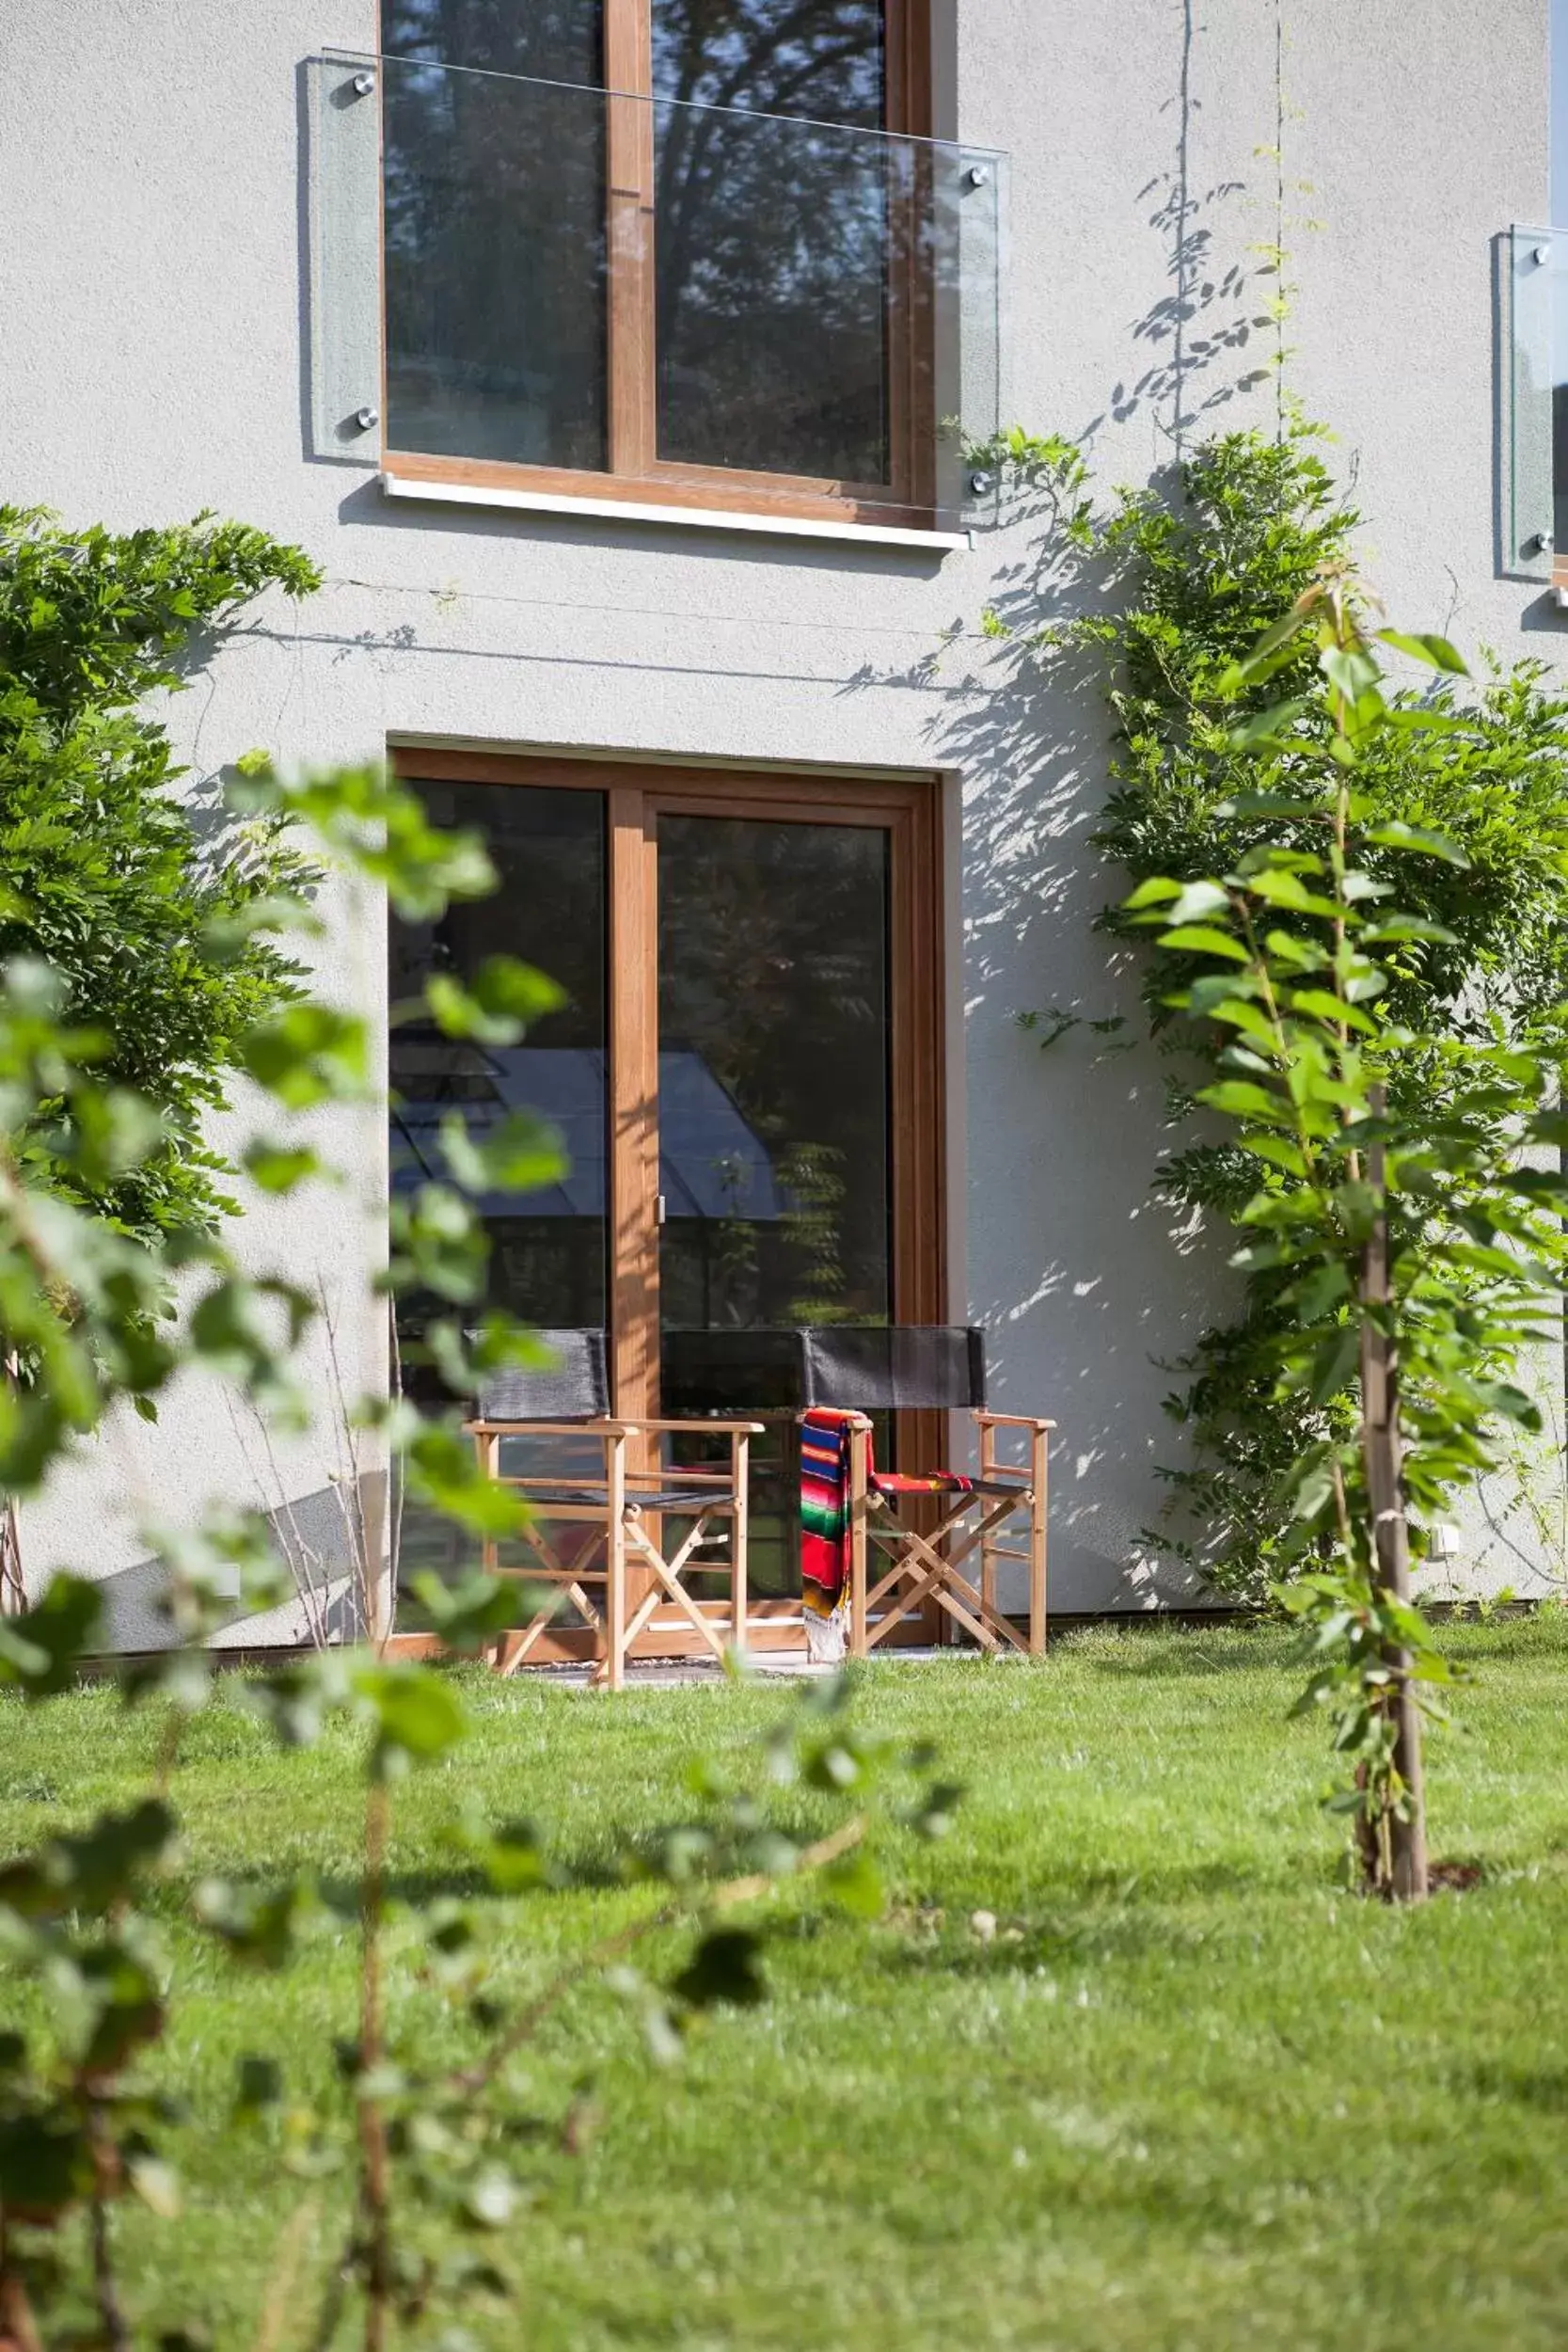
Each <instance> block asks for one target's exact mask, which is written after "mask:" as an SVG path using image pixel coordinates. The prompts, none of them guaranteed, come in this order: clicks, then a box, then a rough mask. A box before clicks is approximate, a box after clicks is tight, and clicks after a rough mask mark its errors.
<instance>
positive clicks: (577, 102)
mask: <svg viewBox="0 0 1568 2352" xmlns="http://www.w3.org/2000/svg"><path fill="white" fill-rule="evenodd" d="M453 13H455V11H454V12H453ZM521 13H522V14H523V15H525V16H526V14H527V11H523V12H521ZM577 13H578V15H579V16H580V17H581V18H582V20H583V22H582V24H581V26H579V28H578V29H579V32H581V33H583V34H584V36H586V33H587V32H588V30H589V29H590V27H589V23H588V19H589V12H588V11H586V10H578V12H577ZM592 14H593V17H594V20H595V21H594V24H593V26H592V28H591V29H592V35H593V38H592V40H589V39H587V38H586V37H584V38H582V39H580V40H577V41H576V42H574V41H571V40H566V39H565V38H564V36H563V37H562V39H561V40H558V41H556V42H555V43H553V44H552V43H550V42H545V41H540V42H534V43H531V44H530V43H526V42H521V41H519V42H517V43H515V44H514V50H515V55H516V56H517V57H518V58H519V59H522V60H526V64H525V63H519V64H515V65H514V66H513V67H512V69H511V70H510V71H509V72H472V71H467V70H466V69H465V68H464V67H461V66H454V65H452V64H450V63H435V62H425V61H423V60H422V59H421V60H419V61H416V60H411V59H407V58H403V57H397V58H394V57H388V58H387V59H386V60H385V62H384V65H383V69H382V76H383V99H382V137H383V167H382V170H383V188H384V205H385V221H384V248H383V249H384V253H385V269H386V321H387V326H386V333H387V428H386V429H387V445H388V448H390V449H395V450H405V451H418V452H419V453H421V454H423V455H430V456H442V455H445V456H459V457H477V458H489V459H496V460H501V461H505V462H508V463H511V464H514V465H534V466H562V467H577V468H584V469H590V470H594V471H597V470H600V469H603V467H604V466H605V464H606V462H607V433H608V422H607V420H608V412H609V400H608V392H607V383H606V367H607V342H606V304H607V290H608V284H609V250H608V243H607V215H606V167H607V146H606V140H607V123H606V107H605V100H604V98H603V96H602V95H601V94H600V91H599V90H598V89H597V88H594V87H571V86H569V85H567V84H565V83H556V82H554V81H550V80H532V81H531V80H524V79H519V78H516V77H517V75H518V74H520V73H521V72H525V71H526V72H534V73H539V72H545V71H548V70H549V69H550V67H551V65H552V62H556V61H559V62H558V64H557V70H559V68H560V66H562V65H563V66H565V67H567V68H569V69H572V70H573V72H574V79H575V80H577V81H579V82H582V81H585V82H587V83H588V84H590V85H592V84H594V83H597V82H599V81H600V79H601V74H602V69H601V66H600V64H599V50H598V32H597V25H596V17H597V9H596V8H595V9H594V11H593V12H592ZM433 45H434V44H433V43H430V44H424V46H426V47H429V46H433ZM459 45H460V46H461V44H459ZM495 45H496V44H495V43H493V42H490V43H486V42H484V41H480V40H474V41H471V42H470V43H469V47H470V48H473V49H474V50H475V51H476V53H477V54H476V56H471V57H470V58H469V60H468V62H469V64H474V63H477V62H486V63H487V62H489V61H490V57H491V54H492V51H493V49H494V47H495Z"/></svg>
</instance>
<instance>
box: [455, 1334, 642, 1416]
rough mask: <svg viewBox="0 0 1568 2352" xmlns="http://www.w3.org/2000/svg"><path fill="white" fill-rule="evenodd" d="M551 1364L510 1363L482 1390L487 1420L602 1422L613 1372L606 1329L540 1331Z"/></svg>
mask: <svg viewBox="0 0 1568 2352" xmlns="http://www.w3.org/2000/svg"><path fill="white" fill-rule="evenodd" d="M535 1337H536V1338H537V1339H538V1340H539V1342H540V1343H541V1345H542V1346H543V1347H545V1348H547V1349H548V1351H549V1359H548V1361H547V1362H545V1363H542V1364H539V1365H537V1366H535V1365H532V1364H514V1365H510V1366H509V1367H508V1368H507V1370H506V1371H504V1372H498V1373H493V1374H492V1375H491V1376H490V1378H489V1379H488V1380H487V1381H486V1382H485V1383H484V1386H483V1388H482V1389H481V1391H480V1392H479V1418H480V1420H481V1421H602V1420H603V1419H604V1418H605V1417H606V1416H607V1415H608V1413H609V1411H610V1376H609V1372H608V1368H607V1364H606V1353H605V1335H604V1333H603V1332H602V1331H540V1332H537V1333H536V1334H535Z"/></svg>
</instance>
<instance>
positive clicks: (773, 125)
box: [654, 0, 909, 485]
mask: <svg viewBox="0 0 1568 2352" xmlns="http://www.w3.org/2000/svg"><path fill="white" fill-rule="evenodd" d="M883 35H884V27H883V11H882V6H881V0H817V4H816V5H812V0H805V5H800V0H748V4H747V5H746V6H745V7H744V8H740V9H736V8H722V9H720V8H714V7H713V6H712V5H711V0H655V6H654V88H655V91H656V93H657V99H658V101H659V102H660V103H658V104H657V106H656V109H655V139H656V147H657V192H656V202H655V237H656V253H657V322H658V383H657V404H658V453H659V455H660V457H662V458H664V459H667V460H670V461H672V462H676V463H685V464H704V465H720V466H729V467H735V468H740V469H748V470H752V471H756V472H768V473H793V474H805V475H809V476H814V477H822V478H827V479H830V480H835V481H836V480H844V481H849V482H858V483H863V484H866V485H873V484H881V483H885V482H886V481H887V479H888V475H889V448H888V440H889V420H888V360H887V305H888V294H889V286H888V279H889V265H890V251H889V247H890V241H891V239H892V237H893V235H894V233H895V221H899V222H901V220H902V218H903V215H904V209H905V199H906V197H907V195H908V191H907V190H905V189H902V188H900V187H899V186H898V185H896V184H895V182H896V181H898V180H899V179H901V178H904V177H907V175H908V168H909V167H908V161H907V158H906V156H905V154H904V151H902V150H900V149H899V148H898V147H897V146H896V145H895V143H894V142H889V141H883V140H881V139H879V138H876V137H869V138H868V137H867V136H865V135H864V134H865V133H866V132H868V131H870V132H875V131H878V130H880V129H881V128H882V126H883V124H884V123H885V120H886V74H885V58H884V42H883ZM709 108H741V109H745V110H747V111H746V112H744V113H742V114H724V113H718V112H708V111H705V110H706V109H709ZM837 126H843V127H837Z"/></svg>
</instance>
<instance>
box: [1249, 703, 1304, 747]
mask: <svg viewBox="0 0 1568 2352" xmlns="http://www.w3.org/2000/svg"><path fill="white" fill-rule="evenodd" d="M1311 707H1312V706H1311V704H1310V703H1309V702H1308V701H1307V699H1306V697H1305V696H1304V695H1300V694H1297V695H1292V696H1291V699H1290V700H1289V701H1288V702H1282V703H1275V704H1274V705H1273V706H1272V707H1271V708H1269V709H1268V710H1260V711H1259V712H1258V713H1257V714H1256V715H1255V716H1254V717H1253V718H1250V719H1243V722H1242V723H1241V725H1240V726H1237V727H1232V728H1231V730H1230V735H1229V742H1230V746H1231V748H1232V750H1234V751H1238V752H1256V751H1262V750H1264V749H1266V748H1267V747H1268V746H1270V745H1272V744H1276V743H1279V742H1281V741H1283V739H1285V737H1286V736H1287V735H1288V734H1289V733H1290V730H1291V728H1292V727H1293V726H1294V725H1295V724H1296V722H1297V721H1298V720H1299V719H1301V718H1302V717H1303V716H1304V715H1305V713H1306V712H1307V711H1308V710H1309V709H1310V708H1311Z"/></svg>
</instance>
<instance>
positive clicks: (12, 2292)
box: [0, 2212, 43, 2352]
mask: <svg viewBox="0 0 1568 2352" xmlns="http://www.w3.org/2000/svg"><path fill="white" fill-rule="evenodd" d="M0 2352H43V2338H42V2337H41V2336H40V2334H39V2331H38V2322H37V2321H36V2320H35V2319H34V2317H33V2306H32V2304H31V2302H30V2301H29V2300H28V2296H27V2289H26V2287H25V2286H24V2283H23V2280H22V2277H21V2274H20V2273H19V2272H18V2270H17V2268H16V2266H15V2264H14V2263H13V2261H12V2259H11V2249H10V2243H9V2238H8V2233H7V2229H6V2217H5V2214H4V2212H0Z"/></svg>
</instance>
